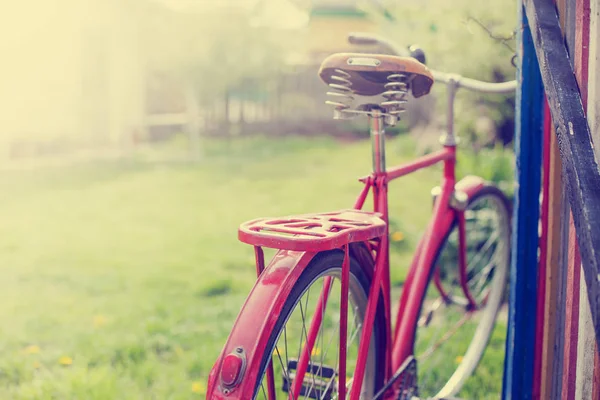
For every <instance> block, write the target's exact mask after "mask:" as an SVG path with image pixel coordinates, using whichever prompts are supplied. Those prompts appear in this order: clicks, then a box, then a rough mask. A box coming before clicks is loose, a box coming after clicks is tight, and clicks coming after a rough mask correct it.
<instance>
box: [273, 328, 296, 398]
mask: <svg viewBox="0 0 600 400" xmlns="http://www.w3.org/2000/svg"><path fill="white" fill-rule="evenodd" d="M286 340H287V339H286ZM286 347H287V346H286ZM275 352H276V353H277V357H278V358H279V364H280V365H281V368H282V369H283V373H284V374H285V379H286V380H287V382H288V387H289V388H290V389H289V390H290V392H291V394H292V398H294V397H295V396H294V388H293V387H292V379H291V378H290V374H289V373H288V370H287V361H286V365H283V360H282V359H281V354H279V347H277V346H275ZM285 358H286V360H287V354H286V356H285Z"/></svg>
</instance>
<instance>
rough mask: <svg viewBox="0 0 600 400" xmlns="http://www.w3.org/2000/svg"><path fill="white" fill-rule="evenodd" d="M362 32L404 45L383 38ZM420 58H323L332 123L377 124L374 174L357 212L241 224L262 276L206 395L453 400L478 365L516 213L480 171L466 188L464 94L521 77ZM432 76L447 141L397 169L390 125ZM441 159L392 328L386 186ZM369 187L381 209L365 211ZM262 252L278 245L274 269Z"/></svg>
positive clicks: (502, 88)
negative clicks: (450, 68)
mask: <svg viewBox="0 0 600 400" xmlns="http://www.w3.org/2000/svg"><path fill="white" fill-rule="evenodd" d="M350 39H351V41H353V42H355V43H370V44H372V43H379V44H382V45H387V46H388V47H389V48H391V49H394V48H395V46H394V45H393V44H391V43H390V42H388V41H386V40H384V39H381V38H378V37H375V36H369V35H362V34H358V35H352V36H351V38H350ZM421 56H423V53H422V52H421V53H420V54H417V53H413V57H400V56H395V55H394V56H392V55H377V54H360V53H356V54H350V53H345V54H334V55H331V56H329V57H328V58H327V59H326V60H325V61H324V62H323V63H322V65H321V69H320V71H319V75H320V77H321V78H322V80H323V81H324V82H325V83H326V84H328V85H329V87H330V88H331V90H332V91H331V92H329V94H330V95H332V96H333V97H334V100H333V101H330V102H328V103H329V104H330V105H332V106H334V108H335V111H334V118H337V119H342V118H348V117H351V116H355V115H357V114H364V115H366V116H367V117H368V119H369V123H370V133H371V138H372V149H373V151H372V155H373V171H372V173H371V174H369V175H367V176H365V177H363V178H361V179H360V182H362V183H363V184H364V187H363V189H362V191H361V192H360V194H359V195H358V199H357V200H356V203H355V204H354V207H353V208H352V209H347V210H340V211H334V212H326V213H317V214H307V215H296V216H287V217H281V218H260V219H256V220H252V221H249V222H246V223H244V224H242V225H241V226H240V228H239V232H238V236H239V239H240V240H241V241H242V242H245V243H248V244H251V245H253V246H254V250H255V258H256V269H257V274H258V278H257V281H256V284H255V286H254V287H253V289H252V291H251V292H250V294H249V296H248V298H247V300H246V302H245V304H244V305H243V307H242V309H241V311H240V313H239V315H238V317H237V319H236V321H235V324H234V326H233V328H232V330H231V333H230V335H229V337H228V339H227V342H226V344H225V346H224V348H223V350H222V352H221V354H220V356H219V358H218V359H217V361H216V363H215V365H214V367H213V369H212V371H211V373H210V376H209V383H208V394H207V398H208V399H255V398H261V399H262V398H264V399H269V400H273V399H281V398H287V399H298V398H310V399H347V398H349V399H352V400H358V399H389V398H393V399H411V398H412V397H413V396H418V395H421V396H437V397H445V396H451V395H454V394H456V393H457V392H458V391H459V390H460V388H461V387H462V386H463V384H464V382H465V380H466V379H467V378H468V377H469V376H470V375H471V374H472V372H473V370H474V369H475V367H476V366H477V364H478V363H479V360H480V359H481V356H482V354H483V352H484V350H485V348H486V346H487V342H488V340H489V338H490V335H491V332H492V329H493V326H494V323H495V320H496V316H497V313H498V310H499V308H500V305H501V303H502V299H503V296H504V293H505V288H506V281H507V269H508V263H509V254H510V211H509V210H510V207H509V203H508V201H507V199H506V197H505V196H504V195H503V193H502V192H501V191H500V190H499V189H497V188H496V187H494V186H493V185H491V184H489V183H487V182H485V181H484V180H483V179H481V178H479V177H476V176H468V177H466V178H464V179H462V180H460V181H459V182H456V179H455V163H456V144H457V140H456V137H455V135H454V132H453V123H452V122H453V104H454V96H455V94H456V91H457V90H458V88H460V87H464V88H468V89H471V90H477V91H482V92H496V93H501V92H509V91H513V90H515V87H516V84H515V82H505V83H500V84H492V83H485V82H479V81H475V80H472V79H466V78H462V77H460V76H458V75H448V74H442V73H437V72H432V71H430V70H429V69H428V68H427V67H426V66H425V65H424V64H423V63H421V62H419V61H418V60H417V58H419V57H421ZM421 60H422V61H424V59H421ZM434 80H437V81H441V82H444V83H446V84H447V87H448V92H449V97H448V99H449V102H448V129H447V133H446V134H445V135H443V137H442V138H441V143H442V146H443V148H442V149H441V150H440V151H437V152H435V153H432V154H429V155H426V156H423V157H420V158H418V159H417V160H415V161H413V162H410V163H408V164H405V165H399V166H395V167H392V168H387V167H386V163H385V149H384V143H385V141H384V138H385V136H384V126H386V125H387V126H390V125H394V124H395V123H397V122H398V120H399V114H400V112H402V111H403V108H404V107H403V105H404V103H405V102H406V100H407V96H408V94H409V92H410V93H412V95H413V96H414V97H420V96H424V95H426V94H427V93H428V92H429V90H430V88H431V86H432V84H433V82H434ZM376 95H380V96H381V97H382V99H383V100H382V101H380V102H378V103H366V104H362V105H360V106H358V107H355V108H353V107H352V100H353V98H354V97H355V96H376ZM438 163H443V178H442V181H441V185H440V186H439V187H436V188H434V189H433V191H432V194H433V197H434V201H433V216H432V218H431V221H430V222H429V225H428V226H427V229H426V231H425V234H424V235H423V237H422V238H421V240H420V242H419V244H418V246H417V248H416V252H415V255H414V259H413V261H412V264H411V266H410V270H409V272H408V275H407V278H406V280H405V283H404V286H403V289H402V293H401V295H400V298H399V302H398V307H397V310H396V311H395V314H396V319H395V324H392V314H393V312H392V298H391V297H392V296H391V291H390V265H389V225H388V222H389V220H388V184H389V182H391V181H392V180H394V179H396V178H400V177H402V176H404V175H407V174H409V173H411V172H414V171H417V170H419V169H422V168H426V167H429V166H432V165H434V164H438ZM369 193H371V194H372V198H373V211H364V210H362V209H363V206H364V204H365V201H366V198H367V196H368V194H369ZM424 206H425V205H424ZM264 247H267V248H274V249H277V250H278V251H277V252H276V254H275V256H274V257H273V259H272V260H271V261H270V262H269V263H268V265H265V257H264V252H263V248H264ZM417 366H418V371H417Z"/></svg>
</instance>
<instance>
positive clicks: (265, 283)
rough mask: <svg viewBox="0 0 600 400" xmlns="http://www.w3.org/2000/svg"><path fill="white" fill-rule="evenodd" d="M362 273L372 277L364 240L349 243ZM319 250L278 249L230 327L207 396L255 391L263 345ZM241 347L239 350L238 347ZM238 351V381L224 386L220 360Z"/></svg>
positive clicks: (238, 396) (230, 396) (248, 394)
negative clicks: (239, 364) (362, 270)
mask: <svg viewBox="0 0 600 400" xmlns="http://www.w3.org/2000/svg"><path fill="white" fill-rule="evenodd" d="M350 252H351V254H352V257H355V258H356V259H357V261H358V262H359V263H360V265H361V266H363V267H365V268H364V270H365V273H367V274H368V275H369V276H371V277H372V274H373V267H372V266H373V259H372V258H371V255H370V253H369V251H368V250H367V248H366V246H365V245H364V244H363V243H354V244H351V245H350ZM317 254H318V253H312V252H299V251H290V250H279V251H278V252H277V253H276V254H275V256H274V257H273V259H272V260H271V261H270V262H269V265H268V266H267V267H266V268H265V270H264V271H263V273H262V274H261V275H260V277H259V278H258V279H257V281H256V284H255V285H254V287H253V288H252V290H251V291H250V294H249V295H248V297H247V299H246V302H245V303H244V305H243V306H242V309H241V310H240V313H239V314H238V317H237V319H236V321H235V323H234V325H233V328H232V329H231V332H230V334H229V337H228V339H227V342H226V343H225V346H224V347H223V350H222V351H221V354H220V355H219V358H218V359H217V361H216V362H215V364H214V366H213V368H212V370H211V372H210V374H209V377H208V387H207V395H206V398H207V399H211V400H217V399H227V400H231V399H248V398H251V397H252V395H253V391H254V385H255V384H256V380H257V377H258V374H259V373H260V372H262V371H259V369H260V364H261V362H262V357H263V354H264V352H265V347H266V346H267V342H268V340H269V336H270V334H271V332H272V331H273V329H274V327H275V324H276V323H277V319H278V317H279V315H280V314H281V310H282V308H283V307H284V304H285V300H286V299H287V297H288V296H289V294H290V292H291V290H292V288H293V286H294V284H295V283H296V282H297V280H298V278H299V277H300V275H301V274H302V272H304V270H305V269H306V267H307V266H308V264H309V263H310V261H311V260H312V259H313V258H314V257H315V255H317ZM240 349H241V350H240ZM236 353H237V354H241V355H242V356H243V357H242V358H243V359H244V360H245V362H244V363H243V364H244V365H243V368H242V372H241V373H240V375H241V376H240V377H239V379H237V384H236V385H234V386H233V387H231V386H228V387H224V385H223V374H224V373H227V372H226V371H224V370H223V364H224V363H223V360H224V358H225V357H226V356H228V355H230V354H236Z"/></svg>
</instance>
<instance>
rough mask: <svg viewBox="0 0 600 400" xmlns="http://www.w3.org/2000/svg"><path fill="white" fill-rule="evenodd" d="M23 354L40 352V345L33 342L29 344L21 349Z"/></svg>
mask: <svg viewBox="0 0 600 400" xmlns="http://www.w3.org/2000/svg"><path fill="white" fill-rule="evenodd" d="M23 351H24V352H25V354H38V353H39V352H40V347H39V346H36V345H35V344H32V345H29V346H27V347H25V348H24V349H23Z"/></svg>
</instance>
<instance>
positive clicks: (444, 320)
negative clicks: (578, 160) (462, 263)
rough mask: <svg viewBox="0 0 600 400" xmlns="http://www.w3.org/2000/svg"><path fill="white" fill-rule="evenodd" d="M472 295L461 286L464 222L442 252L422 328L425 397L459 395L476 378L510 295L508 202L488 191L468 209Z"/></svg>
mask: <svg viewBox="0 0 600 400" xmlns="http://www.w3.org/2000/svg"><path fill="white" fill-rule="evenodd" d="M465 222H466V225H465V227H466V229H465V231H466V250H467V270H466V277H467V287H468V290H467V292H468V293H470V295H471V297H472V298H473V299H474V300H475V302H476V308H475V309H472V307H469V301H468V300H467V296H466V293H465V290H463V288H462V286H461V284H460V280H459V279H460V278H459V267H458V265H459V263H458V255H459V251H458V223H455V224H454V227H453V228H452V230H451V231H450V233H449V235H448V237H447V238H446V241H445V242H444V243H443V244H442V246H441V247H440V250H439V252H438V256H437V261H436V264H435V267H434V269H433V274H432V276H433V279H432V281H431V282H430V284H429V285H428V289H427V293H426V295H425V297H424V299H423V303H422V306H421V313H420V316H419V320H418V324H417V327H416V341H415V358H416V359H417V364H418V377H419V380H418V382H419V394H420V395H421V396H423V397H428V396H439V397H443V396H453V395H455V394H456V393H457V392H458V391H459V390H460V389H461V388H462V386H463V385H464V383H465V381H466V379H467V378H468V377H469V376H470V375H471V374H472V373H473V371H474V370H475V368H476V367H477V364H478V363H479V361H480V360H481V357H482V355H483V353H484V351H485V348H486V346H487V343H488V341H489V338H490V336H491V334H492V330H493V328H494V324H495V321H496V317H497V314H498V310H499V308H500V306H501V304H502V300H503V297H504V293H505V290H506V281H507V271H508V265H509V255H510V212H509V206H508V200H507V199H506V197H505V196H504V195H503V194H502V192H501V191H500V190H498V189H497V188H495V187H493V186H486V187H484V188H482V189H481V190H480V191H479V192H478V193H477V194H475V196H473V197H472V198H471V199H470V200H469V203H468V205H467V208H466V210H465Z"/></svg>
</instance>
